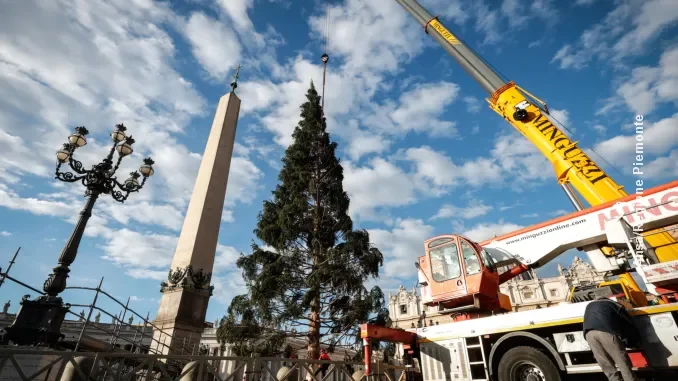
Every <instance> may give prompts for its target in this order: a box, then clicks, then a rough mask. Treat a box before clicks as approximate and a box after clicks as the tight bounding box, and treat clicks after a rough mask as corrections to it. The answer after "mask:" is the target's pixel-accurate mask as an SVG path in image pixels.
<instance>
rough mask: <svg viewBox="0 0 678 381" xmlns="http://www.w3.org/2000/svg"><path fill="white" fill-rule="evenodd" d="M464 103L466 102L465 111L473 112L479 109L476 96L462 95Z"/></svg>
mask: <svg viewBox="0 0 678 381" xmlns="http://www.w3.org/2000/svg"><path fill="white" fill-rule="evenodd" d="M464 103H466V111H468V112H470V113H472V114H475V113H477V112H479V111H480V100H478V98H476V97H470V96H467V97H464Z"/></svg>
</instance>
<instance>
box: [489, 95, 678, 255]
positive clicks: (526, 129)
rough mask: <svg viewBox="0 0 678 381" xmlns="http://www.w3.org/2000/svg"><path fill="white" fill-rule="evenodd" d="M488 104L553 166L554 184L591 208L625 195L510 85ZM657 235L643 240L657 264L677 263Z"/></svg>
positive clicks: (665, 237)
mask: <svg viewBox="0 0 678 381" xmlns="http://www.w3.org/2000/svg"><path fill="white" fill-rule="evenodd" d="M488 101H489V104H490V108H492V109H493V110H494V111H495V112H496V113H497V114H499V115H501V116H502V117H503V118H504V119H505V120H506V121H507V122H509V123H511V125H512V126H513V127H515V128H516V129H517V130H518V131H519V132H520V133H521V134H523V136H525V137H526V138H527V139H529V140H530V142H532V144H534V145H535V147H537V149H539V151H540V152H541V153H542V154H543V155H544V156H546V158H547V159H548V160H549V161H550V162H551V164H553V168H554V169H555V172H556V178H557V179H558V182H559V183H561V184H562V183H569V184H572V186H573V187H574V188H575V189H576V190H577V191H578V192H579V194H580V195H581V196H582V197H583V198H584V199H585V200H586V201H587V202H588V203H589V204H590V205H591V206H595V205H599V204H602V203H605V202H608V201H612V200H616V199H619V198H621V197H624V196H626V195H627V194H626V192H624V190H623V188H622V186H620V185H618V184H617V183H616V182H614V180H612V179H611V178H610V177H609V176H608V175H607V174H606V173H605V171H603V170H602V169H601V168H600V167H599V166H598V165H597V164H596V163H595V162H594V161H593V160H591V158H589V157H588V156H587V155H586V153H584V151H583V150H582V149H581V148H579V147H578V146H577V142H575V141H572V140H571V139H570V138H569V137H568V136H567V135H566V134H565V133H563V132H562V131H561V130H560V129H559V128H558V127H556V126H555V125H554V124H553V123H552V122H551V120H550V119H549V118H548V117H547V115H545V113H544V111H543V110H542V109H541V108H540V107H538V106H537V105H535V104H533V103H532V100H530V99H528V98H527V97H526V96H525V95H523V93H522V92H521V91H520V90H519V89H518V87H517V86H516V85H515V84H514V83H513V82H509V83H507V84H506V85H504V86H503V87H501V88H499V89H498V90H497V91H496V92H495V93H494V94H493V95H492V97H491V98H490V99H489V100H488ZM528 104H529V105H528ZM518 109H523V110H524V111H525V112H526V113H527V114H526V116H525V117H524V118H523V119H522V120H516V119H515V118H514V113H515V111H516V110H518ZM657 233H658V234H651V235H648V236H647V237H646V238H645V239H646V241H647V242H648V243H649V244H650V246H651V247H653V248H655V254H656V256H657V259H658V260H659V261H660V262H666V261H672V260H676V259H678V246H677V245H675V241H674V239H673V237H672V236H671V235H670V234H669V233H667V232H663V233H661V232H657Z"/></svg>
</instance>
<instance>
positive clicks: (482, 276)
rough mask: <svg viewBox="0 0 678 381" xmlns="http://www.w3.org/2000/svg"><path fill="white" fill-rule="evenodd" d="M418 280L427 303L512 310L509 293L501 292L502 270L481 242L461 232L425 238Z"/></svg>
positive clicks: (450, 308)
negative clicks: (497, 266) (464, 235)
mask: <svg viewBox="0 0 678 381" xmlns="http://www.w3.org/2000/svg"><path fill="white" fill-rule="evenodd" d="M424 250H425V253H426V255H424V256H422V257H419V259H418V262H417V268H418V269H419V283H420V284H422V285H423V286H424V287H423V290H422V293H421V294H422V298H423V302H424V304H425V305H427V306H438V310H439V311H441V312H457V311H460V312H461V311H469V310H482V311H500V310H503V311H510V310H511V302H510V299H509V298H508V296H506V295H504V294H501V293H500V292H498V290H499V273H498V272H497V269H496V266H495V265H494V261H493V260H492V258H491V257H490V256H489V255H488V254H487V252H485V251H484V250H483V249H482V248H481V247H480V245H478V244H477V243H475V242H473V241H471V240H469V239H467V238H465V237H463V236H460V235H441V236H438V237H434V238H431V239H429V240H427V241H425V242H424Z"/></svg>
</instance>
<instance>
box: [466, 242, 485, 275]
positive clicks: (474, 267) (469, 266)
mask: <svg viewBox="0 0 678 381" xmlns="http://www.w3.org/2000/svg"><path fill="white" fill-rule="evenodd" d="M461 253H462V254H464V265H465V266H466V275H473V274H478V273H479V272H480V262H478V257H476V251H475V250H473V248H472V247H471V245H469V244H468V243H466V242H464V241H461Z"/></svg>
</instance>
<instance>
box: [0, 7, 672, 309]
mask: <svg viewBox="0 0 678 381" xmlns="http://www.w3.org/2000/svg"><path fill="white" fill-rule="evenodd" d="M421 3H422V4H423V5H424V6H425V7H426V8H427V9H428V10H429V12H430V13H432V14H438V15H440V19H441V21H442V22H443V23H444V24H445V25H447V27H448V28H449V29H450V30H451V31H452V32H453V33H456V34H457V35H458V37H460V38H461V39H462V40H463V41H465V42H466V43H467V44H469V45H470V46H471V47H472V48H473V49H474V50H475V51H477V52H478V53H479V54H480V55H481V56H482V57H483V58H484V59H485V60H486V61H488V62H489V63H491V64H492V66H493V67H494V68H495V69H496V70H498V71H499V72H500V73H501V74H502V75H503V76H506V77H507V78H510V79H511V80H514V81H515V82H516V83H518V84H519V85H520V86H521V87H522V88H524V89H526V90H527V91H529V92H530V93H532V94H534V95H535V96H537V97H539V98H540V99H542V100H545V101H546V102H547V103H548V105H549V109H550V110H551V113H552V115H553V116H554V117H555V118H556V119H557V120H558V121H559V122H560V123H561V124H562V125H564V126H565V127H567V129H568V130H569V131H570V133H571V134H572V135H573V136H574V137H576V140H577V141H578V142H579V144H580V145H581V146H582V147H585V148H586V150H587V151H588V152H589V153H590V154H591V157H592V158H593V159H594V160H595V161H596V162H597V163H598V164H599V165H600V166H602V167H603V168H604V169H605V170H606V171H607V172H608V174H609V175H610V176H611V177H612V178H613V179H614V180H616V181H617V182H618V183H620V184H622V185H624V186H625V187H626V188H627V189H628V190H629V192H633V189H635V187H634V186H633V185H634V183H635V179H636V176H634V175H633V174H632V173H631V168H632V163H633V161H634V159H635V154H634V145H635V140H634V139H635V138H634V135H635V130H634V128H633V123H634V120H635V115H636V114H643V115H644V118H645V132H644V141H645V149H646V157H645V159H644V163H643V164H644V171H643V180H644V181H645V185H646V186H647V185H649V186H652V185H659V184H662V183H665V182H668V181H671V180H674V179H675V178H676V176H677V175H678V166H676V165H675V163H676V161H677V160H678V133H676V130H677V129H678V110H677V109H676V106H677V105H678V33H677V32H678V2H676V1H674V0H647V1H643V0H577V1H571V2H560V1H549V0H528V1H521V2H518V1H517V0H503V1H499V0H492V1H490V0H474V1H469V0H421ZM0 4H1V7H2V9H3V12H2V13H0V152H1V154H0V266H2V268H3V269H5V268H6V266H7V263H8V262H9V260H10V259H11V256H12V254H13V253H14V251H15V250H16V249H17V248H18V247H21V252H20V255H19V256H18V258H17V261H16V264H14V267H12V270H11V275H12V276H13V277H15V278H18V279H20V280H22V281H23V282H25V283H28V284H30V285H32V286H34V287H37V288H41V285H42V283H43V282H44V280H45V279H46V276H47V275H48V274H49V273H50V272H51V268H52V267H53V266H55V265H56V264H57V258H58V256H59V253H60V250H61V248H62V247H63V245H64V243H65V241H66V240H67V238H68V236H69V235H70V232H71V231H72V229H73V225H74V223H75V221H76V220H77V218H78V213H79V210H80V209H81V208H82V207H83V206H84V203H85V198H84V194H83V192H84V187H83V186H82V185H80V184H67V183H62V182H59V181H58V180H56V179H55V178H54V168H55V156H54V155H55V151H56V150H57V149H59V148H60V147H61V145H62V143H64V142H65V141H66V138H67V136H68V135H69V134H70V133H71V132H72V130H73V128H74V127H75V126H80V125H84V126H86V127H87V128H88V129H89V131H90V135H89V136H88V144H87V145H86V146H85V147H83V148H80V149H79V150H78V151H77V152H76V156H75V157H76V159H78V160H81V161H83V163H84V164H85V165H86V166H87V167H89V166H91V165H93V164H95V163H97V162H98V161H99V160H101V159H102V158H103V157H104V156H105V154H106V152H107V149H108V147H109V145H110V138H109V134H110V132H111V131H112V129H113V128H114V126H115V125H116V124H118V123H124V124H125V125H126V126H127V127H128V132H129V133H130V134H132V135H133V136H134V138H135V140H136V143H135V144H134V149H135V151H134V153H133V154H132V155H131V156H130V157H127V158H125V159H124V160H123V162H122V166H121V172H120V173H122V174H127V173H128V172H131V171H133V170H134V169H136V168H138V166H139V165H141V164H142V159H143V158H144V157H148V156H151V157H152V158H153V159H154V160H155V162H156V164H155V166H154V167H155V175H154V176H153V177H151V178H150V179H149V181H148V182H147V185H146V186H145V187H144V189H143V190H142V191H141V192H139V193H137V194H133V195H132V196H130V198H129V199H128V200H127V201H126V202H125V203H124V204H119V203H117V202H115V201H114V200H113V199H112V198H111V197H101V198H100V199H99V201H97V204H96V205H95V209H94V214H93V216H92V217H91V219H90V221H89V224H88V226H87V230H86V233H85V237H84V238H83V241H82V244H81V245H80V249H79V252H78V257H77V259H76V260H75V262H74V263H73V265H72V266H71V273H70V278H69V280H68V282H69V286H84V287H95V286H96V285H97V284H98V282H99V281H100V280H101V278H102V277H103V278H104V280H103V286H102V288H103V289H104V290H106V291H107V292H108V293H109V294H111V295H112V296H114V297H116V298H119V299H120V300H122V301H123V303H124V302H125V301H126V300H127V298H129V299H130V302H129V303H130V304H129V305H130V307H131V308H133V309H134V310H135V311H138V312H139V313H140V314H142V315H145V314H146V313H147V312H148V313H150V316H151V317H153V316H154V315H155V313H156V310H157V306H158V301H159V297H160V292H159V289H160V282H161V281H162V280H165V279H166V277H167V271H168V269H169V265H170V262H171V259H172V256H173V254H174V249H175V245H176V242H177V238H178V236H179V233H180V230H181V226H182V223H183V215H184V213H185V211H186V208H187V206H188V201H189V199H190V195H191V192H192V188H193V182H194V179H195V176H196V172H197V168H198V166H199V165H200V159H201V155H202V152H203V150H204V147H205V144H206V141H207V136H208V134H209V128H210V126H211V124H212V118H213V116H214V111H215V108H216V104H217V102H218V101H219V98H220V97H221V96H222V95H223V94H225V93H226V92H228V91H229V83H230V82H231V80H232V75H233V70H234V68H235V67H236V66H237V65H239V64H242V65H243V67H242V69H241V70H240V80H239V85H238V89H237V94H238V96H239V97H240V98H241V100H242V105H241V112H240V120H239V123H238V130H237V136H236V146H235V152H234V157H233V160H232V163H231V171H230V177H229V183H228V190H227V195H226V203H225V208H224V212H223V218H222V224H221V228H220V234H219V246H218V249H217V253H216V262H215V268H214V276H213V278H212V281H213V284H214V286H215V294H214V296H213V297H212V298H211V301H210V305H209V309H208V314H207V320H208V321H213V320H215V319H216V318H217V317H219V316H221V315H223V313H224V312H225V310H226V308H227V306H228V304H229V302H230V300H231V298H232V297H233V296H234V295H237V294H240V293H243V292H244V291H245V289H244V284H243V280H242V276H241V273H240V271H239V270H238V268H237V267H236V266H235V261H236V260H237V258H238V256H239V255H240V253H247V250H248V249H249V246H250V244H251V242H252V240H253V239H254V234H253V233H252V231H253V229H254V228H255V225H256V218H257V214H258V213H259V211H260V209H261V206H262V202H263V201H264V200H266V199H269V198H270V197H271V190H272V189H274V187H275V184H276V183H277V174H278V171H279V170H280V158H281V157H282V155H283V154H284V150H285V148H286V147H287V146H288V145H289V144H290V143H291V141H292V138H291V134H292V131H293V130H294V128H295V126H296V124H297V122H298V121H299V118H300V116H299V115H300V109H299V106H300V105H301V104H302V103H303V101H304V100H305V98H304V97H305V93H306V90H307V89H308V87H309V85H310V83H311V81H313V82H314V83H315V84H316V86H317V87H320V84H321V83H322V63H321V60H320V56H321V54H322V53H323V52H324V51H325V50H326V51H327V53H328V54H329V56H330V61H329V64H328V67H327V82H326V90H325V91H326V99H325V108H326V115H327V118H328V129H329V131H330V133H331V136H332V138H333V139H334V140H335V141H337V142H338V144H339V148H338V155H339V156H340V158H341V161H342V163H343V166H344V176H345V178H344V183H343V185H344V189H345V190H346V191H347V192H348V194H349V196H350V198H351V206H350V214H351V217H352V218H353V221H354V225H355V227H356V228H361V229H367V230H368V231H369V233H370V237H371V240H372V242H373V243H374V245H375V246H376V247H378V248H379V249H380V250H381V251H382V253H383V254H384V257H385V261H384V266H383V268H382V270H381V275H380V278H379V280H378V282H377V283H378V284H379V285H380V286H381V287H382V289H384V291H385V292H387V293H388V292H393V291H394V290H396V289H397V288H398V286H399V285H401V284H402V285H404V286H405V287H407V288H411V287H414V286H415V282H416V271H415V268H414V265H413V264H414V261H415V260H416V258H417V257H418V256H420V255H422V254H423V241H424V240H425V239H428V238H431V237H433V236H436V235H439V234H445V233H462V234H466V235H467V236H469V237H471V238H472V239H476V240H483V239H487V238H490V237H492V236H493V235H495V234H496V235H500V234H502V233H507V232H510V231H513V230H516V229H519V228H521V227H524V226H529V225H532V224H536V223H539V222H541V221H544V220H548V219H550V218H553V217H555V216H559V215H563V214H566V213H568V212H571V211H572V206H571V204H570V203H569V201H568V200H567V198H566V197H565V195H564V194H563V192H562V190H561V189H560V187H559V186H558V185H557V183H556V181H555V176H554V172H553V169H552V167H551V166H550V164H549V163H548V161H547V160H546V159H545V158H544V157H543V156H542V155H541V154H539V153H538V152H537V151H536V150H535V149H534V148H533V147H532V145H531V144H530V143H529V142H528V141H527V140H526V139H525V138H523V137H522V136H521V135H519V134H518V133H517V132H516V131H514V130H513V127H511V125H509V124H508V123H506V122H505V121H503V120H502V119H501V118H500V117H499V116H498V115H496V114H495V113H494V112H492V111H491V110H490V109H489V108H488V107H487V103H486V101H485V98H486V97H487V94H486V93H485V92H484V91H483V90H482V89H481V87H480V86H479V85H478V84H477V83H475V82H474V81H473V80H472V79H471V78H470V77H469V76H468V75H467V74H466V73H465V72H464V71H463V70H462V69H461V68H460V67H459V66H458V65H457V63H456V62H455V61H454V60H453V59H452V58H451V57H449V56H448V55H447V54H446V53H445V52H444V51H443V49H441V47H440V46H438V45H437V44H436V43H435V42H434V41H433V39H432V38H431V37H430V36H428V35H426V34H425V33H424V32H423V31H422V28H421V26H420V25H418V24H417V22H416V21H415V20H414V18H412V17H411V16H410V15H409V14H408V13H407V12H406V11H405V10H404V9H403V8H401V7H400V6H399V5H398V3H397V2H396V1H392V0H328V1H324V0H322V1H321V0H299V1H290V0H183V1H171V2H168V1H154V0H55V1H39V0H24V1H11V0H0ZM327 15H329V17H327ZM326 36H328V37H329V38H328V39H327V41H328V43H327V44H326V43H325V42H326ZM577 254H578V253H576V252H574V253H567V254H566V255H563V256H561V257H559V258H558V259H556V260H555V261H553V262H552V263H550V264H549V265H547V266H546V267H545V268H543V269H542V270H540V274H542V275H544V276H548V275H553V274H554V271H555V270H554V269H555V266H556V264H557V263H561V264H564V265H567V264H569V263H571V261H572V257H573V255H577ZM580 255H581V254H580ZM25 294H31V297H35V296H36V295H35V294H34V293H32V292H31V291H28V290H26V289H24V288H22V287H20V286H17V285H15V284H12V283H11V282H6V283H5V284H4V285H3V286H2V288H0V301H1V302H2V303H4V302H5V300H7V299H10V300H11V302H12V307H11V308H10V311H16V310H17V308H18V307H19V300H20V298H21V296H22V295H25ZM63 296H64V299H65V300H66V301H67V302H70V303H72V304H89V303H90V302H91V298H92V297H93V293H91V292H88V291H82V290H68V291H66V292H64V293H63ZM101 303H102V304H101V305H102V306H103V307H104V308H106V309H107V310H109V311H111V312H117V311H118V310H119V309H120V307H119V306H116V305H114V304H113V302H111V301H108V300H103V301H102V302H101ZM81 309H82V308H81V307H73V308H72V310H73V311H74V312H76V313H79V311H80V310H81ZM109 320H110V319H109ZM102 321H107V318H103V319H102Z"/></svg>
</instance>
